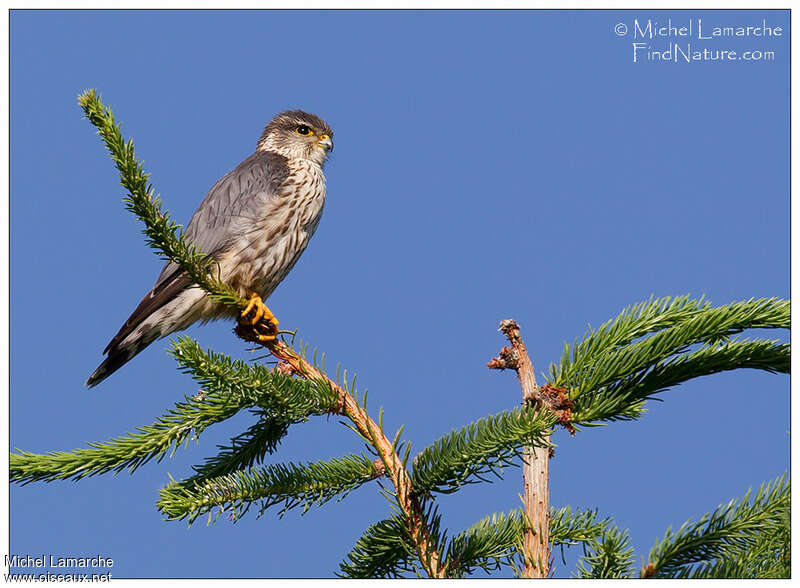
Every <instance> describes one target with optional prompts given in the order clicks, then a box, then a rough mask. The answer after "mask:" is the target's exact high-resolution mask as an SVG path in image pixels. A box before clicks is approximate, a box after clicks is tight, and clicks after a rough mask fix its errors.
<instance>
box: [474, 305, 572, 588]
mask: <svg viewBox="0 0 800 588" xmlns="http://www.w3.org/2000/svg"><path fill="white" fill-rule="evenodd" d="M500 330H501V331H502V332H503V334H504V335H505V336H506V337H508V341H509V342H510V343H511V347H504V348H503V349H502V350H501V351H500V356H499V357H496V358H494V359H492V360H491V361H490V362H489V366H488V367H489V368H491V369H513V370H515V371H516V372H517V376H518V377H519V381H520V385H521V387H522V401H523V403H524V404H527V405H528V406H532V407H541V406H543V405H548V406H549V404H550V403H548V402H545V401H544V400H545V399H544V398H543V395H542V391H541V390H540V388H539V386H538V385H537V384H536V375H535V373H534V371H533V363H532V362H531V358H530V356H529V355H528V350H527V348H526V347H525V343H524V342H523V341H522V337H521V336H520V333H519V325H518V324H517V323H516V322H515V321H513V320H511V319H508V320H504V321H503V322H501V323H500ZM566 410H569V409H568V408H567V409H566ZM547 440H548V441H549V438H548V439H547ZM549 462H550V448H549V447H526V448H525V451H524V453H523V466H522V479H523V486H524V491H523V495H522V500H523V504H524V507H525V515H526V517H527V519H528V523H529V525H528V527H527V529H526V531H525V536H524V538H523V555H524V557H525V568H524V570H523V575H524V577H526V578H546V577H547V576H548V575H549V573H550V490H549V487H548V484H549V472H548V465H549Z"/></svg>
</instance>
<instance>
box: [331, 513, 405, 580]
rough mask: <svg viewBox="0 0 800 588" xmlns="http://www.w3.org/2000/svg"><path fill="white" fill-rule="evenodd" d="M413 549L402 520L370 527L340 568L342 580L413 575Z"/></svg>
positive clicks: (394, 518)
mask: <svg viewBox="0 0 800 588" xmlns="http://www.w3.org/2000/svg"><path fill="white" fill-rule="evenodd" d="M415 553H416V548H415V546H414V543H413V541H411V539H410V537H409V536H408V528H407V526H406V524H405V522H404V521H403V517H401V516H397V515H395V516H393V517H390V518H388V519H384V520H382V521H378V522H377V523H373V524H372V525H370V526H369V527H368V528H367V530H366V531H365V532H364V534H363V535H362V536H361V537H359V539H358V541H356V544H355V545H354V546H353V549H352V550H351V551H350V553H349V554H348V555H347V557H346V558H345V561H343V562H342V563H340V564H339V570H340V572H339V573H338V574H337V575H338V576H340V577H343V578H399V577H401V574H402V573H404V572H411V573H413V572H415V571H416V569H417V567H416V566H415V565H414V563H413V562H414V561H415V560H416V557H415Z"/></svg>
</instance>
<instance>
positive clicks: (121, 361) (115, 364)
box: [86, 331, 159, 388]
mask: <svg viewBox="0 0 800 588" xmlns="http://www.w3.org/2000/svg"><path fill="white" fill-rule="evenodd" d="M158 336H159V333H158V331H155V332H150V333H147V334H145V335H143V336H142V337H140V338H138V339H136V340H135V341H128V340H125V341H121V342H120V343H119V344H117V345H115V346H114V347H111V348H109V349H108V357H106V358H105V360H103V363H101V364H100V365H99V366H97V369H96V370H94V373H92V375H91V376H89V379H88V380H86V386H87V388H94V387H95V386H97V384H99V383H100V382H102V381H103V380H105V379H106V378H107V377H108V376H110V375H111V374H113V373H114V372H115V371H117V370H118V369H119V368H121V367H122V366H123V365H125V364H126V363H128V362H129V361H130V360H131V359H133V358H134V357H135V356H136V355H137V354H138V353H139V352H140V351H142V350H144V348H145V347H147V346H148V345H150V343H152V342H153V341H155V340H156V339H158Z"/></svg>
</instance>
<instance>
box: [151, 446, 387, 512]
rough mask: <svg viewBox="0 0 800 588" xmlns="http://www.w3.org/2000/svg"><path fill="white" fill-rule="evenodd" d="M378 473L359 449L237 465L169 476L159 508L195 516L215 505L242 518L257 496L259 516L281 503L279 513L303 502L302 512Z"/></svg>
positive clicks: (221, 510) (162, 510) (342, 494)
mask: <svg viewBox="0 0 800 588" xmlns="http://www.w3.org/2000/svg"><path fill="white" fill-rule="evenodd" d="M378 475H380V473H379V472H378V470H377V469H376V467H375V465H374V464H373V462H372V461H371V460H370V459H369V458H367V457H365V456H363V455H348V456H344V457H341V458H334V459H331V460H328V461H317V462H311V463H307V464H294V463H288V464H275V465H268V466H263V467H256V468H250V469H247V470H238V471H235V472H231V473H228V474H225V475H222V476H218V477H213V478H209V477H204V476H196V477H194V478H190V479H188V480H184V481H182V482H177V481H172V482H171V483H170V484H169V485H168V486H166V487H165V488H163V489H162V490H160V491H159V493H160V495H161V499H160V500H159V501H158V508H159V510H160V511H161V512H162V513H164V514H165V515H166V516H167V519H168V520H177V519H184V518H187V519H188V521H189V523H190V524H191V523H192V522H193V521H194V520H195V519H196V518H197V517H198V516H201V515H203V514H205V513H210V512H211V511H212V510H213V509H215V508H218V509H219V511H218V515H217V516H219V514H222V513H223V512H228V513H230V515H231V517H232V518H233V519H234V520H237V519H239V518H241V517H242V516H243V515H244V513H245V512H247V510H248V509H249V508H250V506H251V504H252V503H254V502H257V501H258V502H260V510H259V516H260V515H261V514H263V513H264V512H265V511H266V510H267V509H268V508H269V507H271V506H274V505H279V504H282V505H283V506H282V508H281V510H280V511H279V516H283V514H285V513H286V512H287V511H288V510H290V509H293V508H296V507H302V509H303V513H305V512H307V511H308V510H309V509H310V508H311V507H312V506H315V505H316V506H319V505H321V504H324V503H326V502H328V501H329V500H331V499H332V498H335V497H336V496H339V499H340V500H341V499H343V498H344V497H345V496H346V495H347V494H348V493H350V492H351V491H352V490H354V489H355V488H357V487H359V486H361V485H362V484H364V483H365V482H368V481H370V480H373V479H375V478H376V477H377V476H378Z"/></svg>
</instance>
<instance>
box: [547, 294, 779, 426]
mask: <svg viewBox="0 0 800 588" xmlns="http://www.w3.org/2000/svg"><path fill="white" fill-rule="evenodd" d="M789 315H790V303H789V301H788V300H779V299H775V298H771V299H758V300H747V301H743V302H734V303H731V304H727V305H723V306H719V307H712V306H711V305H710V304H709V303H707V302H703V301H702V300H692V299H690V298H688V297H680V298H676V299H670V298H662V299H658V300H655V301H652V300H651V301H649V302H646V303H641V304H639V305H636V306H634V307H633V308H632V309H626V310H624V311H623V312H622V313H621V314H620V315H619V316H618V317H617V318H616V319H614V320H613V321H610V322H608V323H606V324H604V325H603V326H601V327H600V328H599V329H598V330H597V331H591V330H590V332H589V333H588V334H587V336H586V337H585V338H584V340H583V341H581V342H579V343H576V344H574V345H573V346H572V347H570V346H568V345H567V346H565V350H564V353H563V354H562V359H561V364H560V365H559V366H555V365H552V366H551V368H550V375H551V378H552V380H551V384H553V385H555V386H557V387H563V388H566V389H567V390H568V391H569V396H570V398H571V399H572V401H573V402H574V408H573V411H572V419H573V421H572V422H573V423H574V424H583V425H592V424H598V423H599V422H600V421H613V420H629V419H634V418H638V417H639V416H641V414H642V413H643V411H644V406H643V403H644V401H645V400H646V399H647V398H650V397H652V396H653V395H655V394H657V393H659V392H663V391H664V390H666V389H667V388H669V387H671V386H674V385H676V384H679V383H681V382H684V381H686V380H688V379H691V378H695V377H698V376H702V375H708V374H713V373H717V372H720V371H725V370H732V369H737V368H742V367H750V368H756V369H763V370H766V371H770V372H788V370H789V362H788V358H789V346H788V345H781V344H779V343H778V342H776V341H761V340H759V341H748V340H731V337H732V336H733V335H736V334H737V333H740V332H741V331H743V330H745V329H751V328H788V326H789V320H790V316H789ZM698 345H699V348H696V347H697V346H698Z"/></svg>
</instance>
